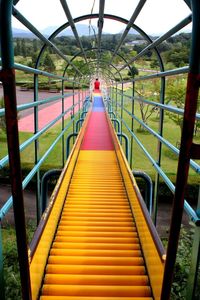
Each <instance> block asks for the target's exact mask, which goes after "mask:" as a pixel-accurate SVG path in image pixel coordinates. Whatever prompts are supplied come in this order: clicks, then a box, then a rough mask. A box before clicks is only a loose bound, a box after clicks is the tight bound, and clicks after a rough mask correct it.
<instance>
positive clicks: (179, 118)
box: [165, 79, 186, 142]
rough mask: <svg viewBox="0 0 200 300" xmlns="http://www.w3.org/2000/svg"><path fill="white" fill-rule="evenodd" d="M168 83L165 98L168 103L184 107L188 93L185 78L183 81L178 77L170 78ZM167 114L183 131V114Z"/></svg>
mask: <svg viewBox="0 0 200 300" xmlns="http://www.w3.org/2000/svg"><path fill="white" fill-rule="evenodd" d="M167 83H168V84H167V89H166V98H165V102H166V104H172V105H175V106H176V107H177V108H181V109H184V105H185V93H186V87H185V80H184V81H182V80H177V79H176V80H174V79H168V82H167ZM166 114H167V115H168V116H169V118H170V119H171V120H172V121H173V122H174V123H175V124H176V125H178V126H179V128H180V130H181V131H182V126H183V115H179V114H176V113H170V112H166ZM177 142H178V141H177Z"/></svg>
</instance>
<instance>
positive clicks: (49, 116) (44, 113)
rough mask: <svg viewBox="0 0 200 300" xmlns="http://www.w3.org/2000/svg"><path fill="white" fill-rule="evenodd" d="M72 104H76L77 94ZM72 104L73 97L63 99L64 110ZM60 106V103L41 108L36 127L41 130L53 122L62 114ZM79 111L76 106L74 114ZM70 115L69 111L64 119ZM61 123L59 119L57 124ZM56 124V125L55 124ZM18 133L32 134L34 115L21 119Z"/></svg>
mask: <svg viewBox="0 0 200 300" xmlns="http://www.w3.org/2000/svg"><path fill="white" fill-rule="evenodd" d="M74 102H75V103H77V102H78V94H77V95H75V97H74ZM72 103H73V96H70V97H67V98H65V103H64V109H65V110H67V109H68V108H69V107H70V106H72ZM61 106H62V104H61V101H59V102H57V103H54V104H52V105H49V106H48V107H45V108H42V109H40V110H39V112H38V127H39V130H41V129H42V128H43V127H44V126H46V125H47V124H48V123H50V122H51V121H53V120H54V119H55V118H56V117H58V116H59V115H60V114H61V113H62V107H61ZM78 109H79V105H76V107H75V112H77V111H78ZM70 114H71V111H69V112H68V113H67V114H66V115H65V119H66V118H68V117H69V116H70ZM59 122H61V119H60V120H59V121H58V122H57V123H59ZM57 123H56V124H57ZM18 126H19V131H26V132H34V115H33V114H31V115H28V116H26V117H24V118H21V119H20V120H19V123H18Z"/></svg>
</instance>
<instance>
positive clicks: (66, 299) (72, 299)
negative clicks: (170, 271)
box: [40, 296, 153, 300]
mask: <svg viewBox="0 0 200 300" xmlns="http://www.w3.org/2000/svg"><path fill="white" fill-rule="evenodd" d="M40 300H153V298H151V297H88V296H86V297H80V296H41V297H40Z"/></svg>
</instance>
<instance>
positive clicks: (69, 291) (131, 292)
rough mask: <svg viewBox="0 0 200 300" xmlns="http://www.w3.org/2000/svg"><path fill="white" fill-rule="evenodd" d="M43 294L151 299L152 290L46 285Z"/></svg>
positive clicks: (130, 287) (145, 288)
mask: <svg viewBox="0 0 200 300" xmlns="http://www.w3.org/2000/svg"><path fill="white" fill-rule="evenodd" d="M42 293H43V295H55V296H89V297H91V296H102V297H104V296H107V297H117V296H118V297H120V296H122V297H150V296H151V289H150V287H148V286H117V285H114V286H105V285H104V286H103V285H95V286H93V285H56V284H49V285H48V284H44V285H43V287H42Z"/></svg>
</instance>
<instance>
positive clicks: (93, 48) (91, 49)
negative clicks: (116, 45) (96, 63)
mask: <svg viewBox="0 0 200 300" xmlns="http://www.w3.org/2000/svg"><path fill="white" fill-rule="evenodd" d="M93 50H98V48H97V47H92V48H90V49H89V48H88V49H86V50H85V51H93ZM101 50H105V51H108V52H113V51H114V50H110V49H107V48H104V47H103V48H101ZM80 53H81V52H78V53H77V54H75V55H74V56H73V58H72V59H71V60H70V61H71V62H72V61H73V60H74V59H75V58H76V57H77V56H79V54H80ZM117 56H119V57H120V58H121V59H123V60H124V61H125V62H127V60H126V59H125V58H124V57H123V56H122V55H121V54H119V53H117ZM111 65H112V64H111ZM112 66H113V65H112ZM68 67H69V64H68V65H67V66H66V68H68ZM128 67H129V69H130V70H131V67H130V66H129V65H128ZM116 71H117V72H118V69H117V68H116ZM63 76H65V73H64V74H63Z"/></svg>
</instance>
